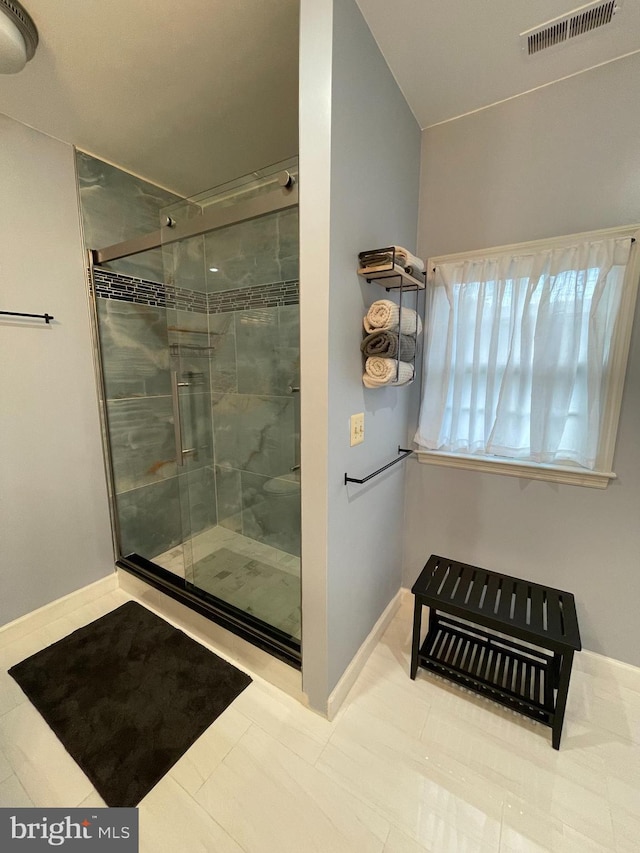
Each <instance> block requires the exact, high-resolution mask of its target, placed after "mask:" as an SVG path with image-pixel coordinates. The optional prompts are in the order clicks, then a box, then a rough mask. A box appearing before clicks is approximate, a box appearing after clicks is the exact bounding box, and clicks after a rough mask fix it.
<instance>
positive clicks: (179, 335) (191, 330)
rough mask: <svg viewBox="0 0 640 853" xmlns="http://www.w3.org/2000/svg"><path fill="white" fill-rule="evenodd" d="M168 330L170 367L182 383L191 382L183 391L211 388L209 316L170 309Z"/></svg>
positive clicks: (199, 390) (182, 392)
mask: <svg viewBox="0 0 640 853" xmlns="http://www.w3.org/2000/svg"><path fill="white" fill-rule="evenodd" d="M167 329H168V339H169V348H170V353H171V365H170V366H171V369H172V370H177V371H178V378H179V381H180V382H189V383H190V385H189V386H183V388H182V389H181V394H185V393H200V392H201V391H203V390H208V389H209V379H210V362H211V355H212V354H211V348H210V345H209V332H208V317H207V315H206V314H200V313H197V312H193V311H176V310H174V309H172V308H167ZM187 388H188V389H189V391H187Z"/></svg>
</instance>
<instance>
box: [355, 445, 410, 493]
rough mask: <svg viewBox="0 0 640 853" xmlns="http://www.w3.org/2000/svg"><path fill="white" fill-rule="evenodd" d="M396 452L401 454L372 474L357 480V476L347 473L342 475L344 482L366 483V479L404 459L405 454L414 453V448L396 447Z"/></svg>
mask: <svg viewBox="0 0 640 853" xmlns="http://www.w3.org/2000/svg"><path fill="white" fill-rule="evenodd" d="M398 453H401V454H402V456H398V458H397V459H394V460H393V462H388V463H387V464H386V465H383V466H382V468H378V470H377V471H374V472H373V474H369V475H368V476H367V477H363V478H362V480H359V479H358V478H357V477H349V475H348V474H345V475H344V484H345V486H346V485H347V483H360V485H362V483H366V482H367V480H372V479H373V478H374V477H377V476H378V474H382V472H383V471H386V470H387V468H391V466H392V465H397V464H398V462H402V460H403V459H406V458H407V456H411V454H412V453H415V450H406V449H405V448H404V447H398Z"/></svg>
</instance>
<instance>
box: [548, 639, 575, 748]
mask: <svg viewBox="0 0 640 853" xmlns="http://www.w3.org/2000/svg"><path fill="white" fill-rule="evenodd" d="M572 665H573V649H570V650H569V651H567V652H564V654H563V655H562V659H561V662H560V672H559V677H558V696H557V698H556V708H555V712H554V715H553V728H552V738H551V742H552V744H553V748H554V749H560V738H561V737H562V724H563V723H564V712H565V708H566V707H567V694H568V693H569V681H570V679H571V667H572Z"/></svg>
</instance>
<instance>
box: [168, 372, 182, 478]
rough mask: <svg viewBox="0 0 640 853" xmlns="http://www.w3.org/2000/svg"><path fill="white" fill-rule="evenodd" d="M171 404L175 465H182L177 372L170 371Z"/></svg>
mask: <svg viewBox="0 0 640 853" xmlns="http://www.w3.org/2000/svg"><path fill="white" fill-rule="evenodd" d="M171 402H172V403H173V437H174V440H175V443H176V465H178V466H179V467H182V466H183V465H184V459H183V453H182V421H181V419H180V397H179V395H178V371H177V370H172V371H171Z"/></svg>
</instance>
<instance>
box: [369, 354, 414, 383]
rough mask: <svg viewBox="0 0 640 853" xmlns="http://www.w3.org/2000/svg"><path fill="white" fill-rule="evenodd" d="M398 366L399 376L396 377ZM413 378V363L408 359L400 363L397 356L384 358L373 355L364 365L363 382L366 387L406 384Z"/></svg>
mask: <svg viewBox="0 0 640 853" xmlns="http://www.w3.org/2000/svg"><path fill="white" fill-rule="evenodd" d="M396 367H397V368H398V378H397V379H396ZM412 379H413V365H412V364H408V363H407V362H406V361H401V362H400V363H398V362H397V361H396V360H395V358H382V357H380V356H376V355H373V356H371V357H370V358H368V359H367V360H366V362H365V366H364V374H363V375H362V383H363V385H364V386H365V387H366V388H380V387H382V386H384V385H406V383H407V382H410V381H411V380H412Z"/></svg>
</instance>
